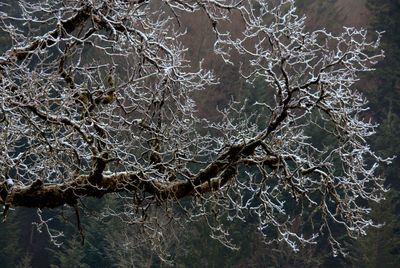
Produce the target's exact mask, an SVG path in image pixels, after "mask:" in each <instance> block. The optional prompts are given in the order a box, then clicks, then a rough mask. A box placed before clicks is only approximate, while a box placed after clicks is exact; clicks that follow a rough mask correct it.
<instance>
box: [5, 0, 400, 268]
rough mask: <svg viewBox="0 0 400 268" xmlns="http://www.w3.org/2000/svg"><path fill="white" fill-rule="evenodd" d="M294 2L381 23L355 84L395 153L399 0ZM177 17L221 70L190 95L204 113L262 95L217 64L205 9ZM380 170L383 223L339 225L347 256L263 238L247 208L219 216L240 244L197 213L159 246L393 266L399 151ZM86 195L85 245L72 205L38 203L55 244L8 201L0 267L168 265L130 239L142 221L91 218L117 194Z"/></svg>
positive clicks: (192, 254) (399, 120) (174, 253)
mask: <svg viewBox="0 0 400 268" xmlns="http://www.w3.org/2000/svg"><path fill="white" fill-rule="evenodd" d="M297 7H298V13H299V14H306V16H307V18H308V19H307V27H309V29H310V30H311V29H315V28H326V29H328V30H330V31H332V32H334V33H338V32H340V31H341V29H342V26H356V27H365V28H367V29H369V30H370V31H371V33H373V32H374V31H375V30H378V31H385V34H384V36H383V39H382V48H383V49H384V50H385V54H386V57H385V59H383V60H382V61H381V62H380V63H379V64H378V65H377V70H376V71H375V72H371V73H367V74H363V75H362V77H361V80H360V82H359V84H358V85H357V87H358V88H359V89H360V90H361V91H362V92H363V93H364V94H365V96H366V97H367V98H368V100H369V101H370V102H369V106H370V107H371V109H370V111H369V113H368V114H367V115H366V116H368V117H370V118H371V119H372V120H374V121H376V122H379V123H380V126H379V128H378V130H377V132H378V133H377V134H376V135H374V136H373V137H372V138H371V140H370V144H371V146H372V147H373V148H374V150H375V151H376V152H378V153H379V154H380V155H381V156H393V155H397V156H400V127H399V124H400V19H399V18H400V0H297ZM10 9H13V7H10ZM11 12H16V11H15V10H11ZM181 19H182V22H183V23H182V25H184V26H185V27H186V28H187V31H188V35H187V36H186V37H185V38H186V40H184V41H185V42H186V43H187V46H188V47H190V51H189V53H188V55H189V57H190V59H191V60H192V62H198V61H200V60H201V59H204V63H205V65H206V66H207V67H209V68H211V69H214V70H215V73H216V74H217V76H219V77H220V78H221V83H220V84H219V85H217V86H215V87H214V88H210V89H208V90H207V92H201V93H200V94H199V95H198V96H195V99H196V101H197V103H198V109H199V112H200V113H201V115H202V116H204V117H207V118H209V119H210V120H217V119H218V118H217V113H216V109H215V107H216V106H218V107H220V108H222V107H224V105H226V104H227V103H228V102H229V101H230V100H231V99H232V98H234V99H236V100H242V101H243V100H244V99H247V100H248V101H249V103H250V104H251V103H252V102H254V101H255V100H256V98H259V97H260V96H267V95H266V94H268V92H267V91H266V90H265V85H264V84H263V82H262V81H258V82H257V83H255V84H254V85H252V86H249V85H246V84H244V83H243V82H241V81H240V80H239V79H238V77H237V68H238V66H228V65H224V64H223V62H222V61H221V60H219V59H217V58H216V57H215V56H214V55H213V53H212V42H213V41H214V40H213V38H214V35H213V33H212V32H211V30H210V28H211V27H210V24H209V22H208V21H207V18H206V17H205V16H201V15H199V16H197V15H196V14H195V15H187V17H183V18H181ZM239 21H240V20H237V21H233V22H232V25H231V26H232V28H234V29H237V30H238V31H240V24H239V23H240V22H239ZM236 24H237V25H236ZM189 42H190V43H189ZM8 47H9V40H8V38H7V36H1V35H0V52H1V53H3V52H4V51H5V50H6V49H7V48H8ZM238 61H239V59H238ZM204 96H207V98H204ZM249 112H251V111H250V110H249ZM308 131H309V135H310V136H312V137H313V139H315V141H319V142H322V140H323V138H324V137H322V136H321V135H319V133H318V130H316V129H310V130H308ZM380 172H381V173H382V174H384V176H385V177H386V184H387V185H388V186H389V187H390V188H391V190H390V191H389V192H388V193H387V196H386V201H385V202H383V203H381V204H378V205H376V204H371V206H372V207H373V211H372V218H373V219H374V220H375V221H376V222H378V223H384V224H385V225H384V226H383V227H382V228H379V229H371V230H369V233H368V236H366V237H363V238H360V239H357V240H352V239H349V238H347V237H346V235H345V233H344V232H343V233H342V237H341V241H342V242H343V243H344V245H346V247H347V249H348V253H349V254H348V256H347V257H346V258H344V257H342V256H338V257H332V253H331V251H330V246H329V245H328V244H327V242H326V240H324V237H323V236H321V237H320V241H319V244H318V245H317V246H315V245H309V246H304V247H303V248H301V250H300V252H297V253H295V252H293V251H291V250H290V249H289V248H288V247H286V246H285V245H277V244H270V245H266V244H264V243H263V241H262V238H261V237H260V236H259V233H258V232H257V230H256V222H254V220H253V219H252V217H251V215H249V216H248V218H247V222H246V223H243V222H233V223H231V222H227V223H226V224H227V225H228V224H229V225H230V233H231V236H232V239H233V242H234V243H235V244H236V245H237V247H238V248H239V249H238V250H236V251H232V250H230V249H228V248H226V247H224V246H223V245H221V244H220V243H218V242H216V241H215V240H213V239H212V238H210V233H209V231H208V228H207V227H206V224H205V223H204V222H201V221H200V222H196V223H191V224H190V225H189V224H185V223H184V222H182V227H181V228H182V229H180V230H179V231H178V232H176V233H174V232H173V230H171V232H170V233H169V234H166V235H168V237H165V238H166V239H165V241H164V242H163V243H164V245H163V246H164V247H165V249H166V250H167V251H168V252H169V254H170V255H171V259H173V260H174V262H175V263H174V266H175V267H398V264H399V263H400V217H399V216H400V180H399V176H400V158H399V157H398V158H396V159H395V160H394V162H393V164H392V165H391V166H390V167H389V168H385V169H382V170H381V171H380ZM83 203H84V205H85V206H86V208H85V210H84V211H83V213H84V214H83V228H84V233H85V235H86V243H85V245H84V246H81V245H80V236H79V231H78V229H77V227H76V223H75V216H74V213H73V211H70V210H69V209H68V208H60V209H58V210H57V211H44V214H45V215H46V217H48V218H50V217H54V219H53V223H52V224H53V225H52V226H54V227H56V228H57V229H58V230H63V232H64V235H65V238H64V240H63V245H62V246H61V247H56V246H54V245H53V244H52V243H51V242H50V241H49V238H48V235H47V234H46V232H38V231H37V230H36V226H34V225H33V224H32V222H34V221H35V220H36V217H37V215H36V210H31V209H24V208H17V209H15V210H13V211H11V212H10V213H9V216H8V219H7V222H6V223H2V224H0V267H164V266H167V265H166V264H165V263H163V262H161V261H160V259H159V258H158V257H157V256H156V255H155V254H154V253H152V251H151V247H150V245H146V244H143V243H141V242H140V241H136V240H135V232H140V229H135V228H136V227H134V226H124V225H122V224H121V223H120V222H118V221H117V220H115V219H114V220H112V219H111V220H102V221H98V220H97V217H100V216H101V214H96V213H98V212H99V211H101V209H103V208H105V207H107V206H110V207H113V206H118V199H117V198H115V197H106V198H103V199H101V200H94V199H91V200H83ZM60 210H63V211H62V213H60ZM60 215H62V216H60ZM295 220H296V224H295V225H294V226H295V228H299V229H303V230H306V229H307V226H308V225H309V223H308V222H307V221H306V220H305V218H299V219H295ZM337 232H340V230H337Z"/></svg>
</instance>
